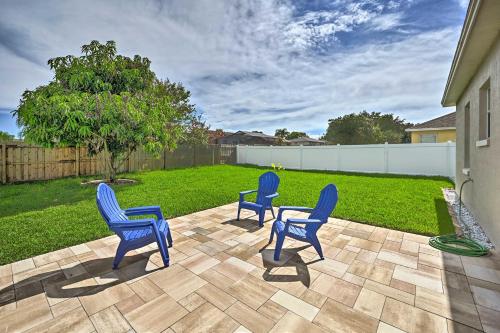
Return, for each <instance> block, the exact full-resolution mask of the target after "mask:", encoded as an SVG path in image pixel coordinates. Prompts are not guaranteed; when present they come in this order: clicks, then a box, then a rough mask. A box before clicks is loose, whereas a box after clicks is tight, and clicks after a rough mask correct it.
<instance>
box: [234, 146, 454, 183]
mask: <svg viewBox="0 0 500 333" xmlns="http://www.w3.org/2000/svg"><path fill="white" fill-rule="evenodd" d="M455 151H456V147H455V143H453V142H447V143H418V144H387V143H386V144H376V145H345V146H341V145H336V146H242V145H239V146H237V163H239V164H255V165H259V166H270V165H271V164H272V163H274V164H276V165H278V164H281V165H283V167H284V168H286V169H297V170H333V171H353V172H372V173H393V174H407V175H426V176H445V177H450V178H455Z"/></svg>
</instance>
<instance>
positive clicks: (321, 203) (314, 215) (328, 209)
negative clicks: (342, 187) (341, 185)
mask: <svg viewBox="0 0 500 333" xmlns="http://www.w3.org/2000/svg"><path fill="white" fill-rule="evenodd" d="M337 201H338V192H337V187H335V185H333V184H328V185H326V186H325V187H324V188H323V189H322V190H321V194H320V195H319V199H318V203H317V204H316V207H314V209H313V211H312V212H311V214H310V215H309V218H310V219H318V220H321V221H323V222H327V221H328V217H329V216H330V214H331V213H332V212H333V210H334V209H335V206H336V205H337Z"/></svg>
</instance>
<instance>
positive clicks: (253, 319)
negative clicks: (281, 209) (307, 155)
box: [0, 204, 500, 333]
mask: <svg viewBox="0 0 500 333" xmlns="http://www.w3.org/2000/svg"><path fill="white" fill-rule="evenodd" d="M235 214H236V204H231V205H226V206H222V207H218V208H214V209H209V210H206V211H202V212H198V213H194V214H191V215H187V216H182V217H179V218H175V219H172V220H170V226H171V229H172V231H173V238H174V247H173V248H172V249H170V257H171V265H170V267H168V268H162V264H161V259H160V256H159V253H158V251H156V249H155V247H154V246H150V247H146V248H143V249H141V251H135V252H133V253H129V255H128V256H127V257H126V258H125V259H124V261H123V262H122V264H121V266H120V269H119V270H115V271H113V270H112V269H111V262H112V260H113V256H114V254H115V249H116V246H117V243H118V238H117V237H115V236H112V237H107V238H104V239H100V240H96V241H92V242H89V243H86V244H81V245H77V246H73V247H70V248H66V249H62V250H59V251H55V252H51V253H47V254H44V255H40V256H37V257H34V258H30V259H26V260H22V261H19V262H15V263H13V264H9V265H6V266H1V267H0V332H24V331H29V332H47V331H50V332H134V331H135V332H248V331H252V332H329V331H333V332H384V333H387V332H391V333H392V332H450V333H451V332H477V331H485V332H499V331H500V258H499V255H498V254H497V253H493V255H491V256H489V257H483V258H469V257H459V256H455V255H450V254H445V253H442V252H440V251H438V250H435V249H433V248H431V247H430V246H428V245H427V241H428V238H427V237H423V236H419V235H414V234H409V233H403V232H399V231H393V230H388V229H383V228H377V227H373V226H369V225H363V224H359V223H354V222H349V221H344V220H338V219H331V220H330V222H329V223H328V224H326V225H324V226H323V227H322V229H321V231H320V232H319V235H320V238H321V241H322V245H323V249H324V252H325V257H326V258H325V260H318V259H319V258H318V256H317V254H316V252H315V251H314V249H313V248H312V247H309V246H305V245H304V244H303V243H299V242H292V241H289V240H287V241H286V242H285V246H284V249H285V251H283V252H282V257H281V261H280V262H279V263H276V262H273V261H272V254H273V250H274V243H272V244H270V245H269V246H267V248H264V247H265V246H266V244H267V242H268V237H269V231H270V227H271V222H272V221H270V220H268V222H267V223H266V225H265V227H264V228H262V229H259V228H258V227H257V222H256V218H255V216H253V215H250V214H247V215H244V213H243V212H242V216H243V217H244V219H242V220H241V221H235V220H234V217H235ZM300 215H301V214H295V216H300ZM287 216H291V215H287ZM103 223H104V222H103ZM261 249H262V251H260V252H259V250H261Z"/></svg>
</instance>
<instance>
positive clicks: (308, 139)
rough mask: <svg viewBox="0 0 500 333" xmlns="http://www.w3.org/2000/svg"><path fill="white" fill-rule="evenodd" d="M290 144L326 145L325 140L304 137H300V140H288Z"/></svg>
mask: <svg viewBox="0 0 500 333" xmlns="http://www.w3.org/2000/svg"><path fill="white" fill-rule="evenodd" d="M288 142H292V143H293V142H315V143H318V142H320V143H326V141H324V140H318V139H313V138H308V137H306V136H303V137H300V138H296V139H290V140H288Z"/></svg>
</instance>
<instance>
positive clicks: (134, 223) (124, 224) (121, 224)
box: [109, 218, 155, 229]
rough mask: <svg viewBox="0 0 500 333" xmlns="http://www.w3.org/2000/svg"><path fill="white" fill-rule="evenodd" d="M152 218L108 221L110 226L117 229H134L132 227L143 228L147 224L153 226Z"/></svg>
mask: <svg viewBox="0 0 500 333" xmlns="http://www.w3.org/2000/svg"><path fill="white" fill-rule="evenodd" d="M154 225H155V220H154V219H151V218H149V219H139V220H128V221H114V222H110V223H109V227H110V228H118V229H134V228H144V227H149V226H154Z"/></svg>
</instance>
